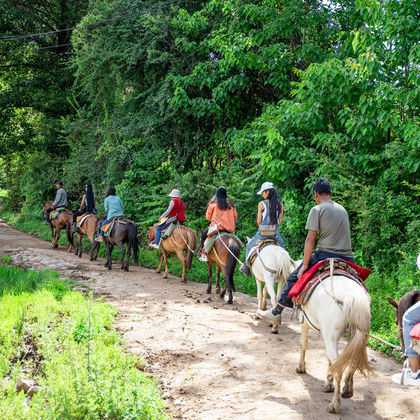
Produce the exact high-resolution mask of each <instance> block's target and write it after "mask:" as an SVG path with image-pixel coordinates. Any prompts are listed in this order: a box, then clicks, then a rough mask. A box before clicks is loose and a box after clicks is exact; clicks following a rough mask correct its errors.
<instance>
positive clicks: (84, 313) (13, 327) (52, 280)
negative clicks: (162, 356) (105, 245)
mask: <svg viewBox="0 0 420 420" xmlns="http://www.w3.org/2000/svg"><path fill="white" fill-rule="evenodd" d="M74 285H75V284H74V283H73V282H71V281H68V280H63V279H61V278H60V275H59V274H58V273H55V272H53V271H40V272H36V271H33V270H29V271H26V270H22V269H20V268H17V267H15V266H13V264H12V260H11V258H10V257H7V256H3V257H1V262H0V413H1V418H4V419H12V418H14V419H34V420H35V419H40V418H42V419H166V418H169V416H168V415H167V414H165V408H164V403H163V401H162V399H161V397H160V395H159V393H158V390H157V386H156V382H155V380H154V379H152V378H150V377H149V376H148V375H147V374H146V373H145V372H144V371H143V369H144V367H145V362H144V361H143V360H141V359H140V358H137V357H134V356H131V355H128V354H126V353H124V352H123V351H122V350H121V337H120V336H119V335H118V333H117V332H116V331H114V330H113V328H112V325H113V323H114V322H115V315H116V310H115V309H112V308H111V307H110V306H109V305H106V304H104V303H102V302H100V301H97V300H94V299H92V297H91V296H90V297H86V296H84V295H83V294H82V293H81V292H78V291H72V290H71V288H72V287H73V286H74ZM22 381H23V383H24V385H25V384H29V385H31V386H32V390H31V389H29V390H28V389H25V386H24V387H23V390H20V391H19V392H17V391H16V389H17V387H18V389H19V387H20V385H17V384H18V382H19V383H21V382H22Z"/></svg>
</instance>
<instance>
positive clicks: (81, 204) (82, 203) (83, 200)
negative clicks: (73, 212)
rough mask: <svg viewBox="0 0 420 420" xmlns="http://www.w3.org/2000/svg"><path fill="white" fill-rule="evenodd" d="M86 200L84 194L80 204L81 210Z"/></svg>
mask: <svg viewBox="0 0 420 420" xmlns="http://www.w3.org/2000/svg"><path fill="white" fill-rule="evenodd" d="M85 200H86V194H83V197H82V202H81V203H80V207H79V210H82V208H83V205H84V204H85Z"/></svg>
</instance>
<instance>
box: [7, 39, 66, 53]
mask: <svg viewBox="0 0 420 420" xmlns="http://www.w3.org/2000/svg"><path fill="white" fill-rule="evenodd" d="M68 45H71V42H68V43H67V44H58V45H50V46H49V47H38V48H36V50H37V51H38V50H50V49H53V48H60V47H67V46H68ZM11 51H25V50H23V49H22V50H7V51H0V54H7V53H9V52H11Z"/></svg>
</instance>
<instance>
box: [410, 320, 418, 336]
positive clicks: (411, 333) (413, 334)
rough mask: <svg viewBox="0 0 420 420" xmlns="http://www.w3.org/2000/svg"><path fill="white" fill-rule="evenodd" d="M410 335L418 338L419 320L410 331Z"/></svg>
mask: <svg viewBox="0 0 420 420" xmlns="http://www.w3.org/2000/svg"><path fill="white" fill-rule="evenodd" d="M410 337H412V338H417V339H418V340H420V322H418V323H417V324H416V325H414V327H413V328H412V329H411V331H410Z"/></svg>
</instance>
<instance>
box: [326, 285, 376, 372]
mask: <svg viewBox="0 0 420 420" xmlns="http://www.w3.org/2000/svg"><path fill="white" fill-rule="evenodd" d="M350 281H352V280H350ZM343 312H344V316H345V318H346V322H348V324H349V341H348V343H347V346H346V347H345V349H344V350H343V352H342V353H341V354H340V356H339V357H338V359H337V360H336V361H335V362H334V363H333V364H332V365H331V366H330V368H329V369H328V372H329V373H331V374H332V375H335V374H339V375H342V373H343V372H344V370H345V369H346V368H347V367H348V368H349V370H350V371H351V372H355V371H356V370H358V371H359V372H360V373H361V374H362V375H364V376H365V377H367V376H368V375H370V374H372V373H373V369H372V368H371V367H370V365H369V361H368V356H367V349H366V344H367V339H368V335H369V328H370V302H369V298H368V296H367V294H366V293H365V292H364V291H363V290H362V288H361V287H360V290H358V291H350V292H348V293H347V295H346V297H345V298H344V303H343Z"/></svg>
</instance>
